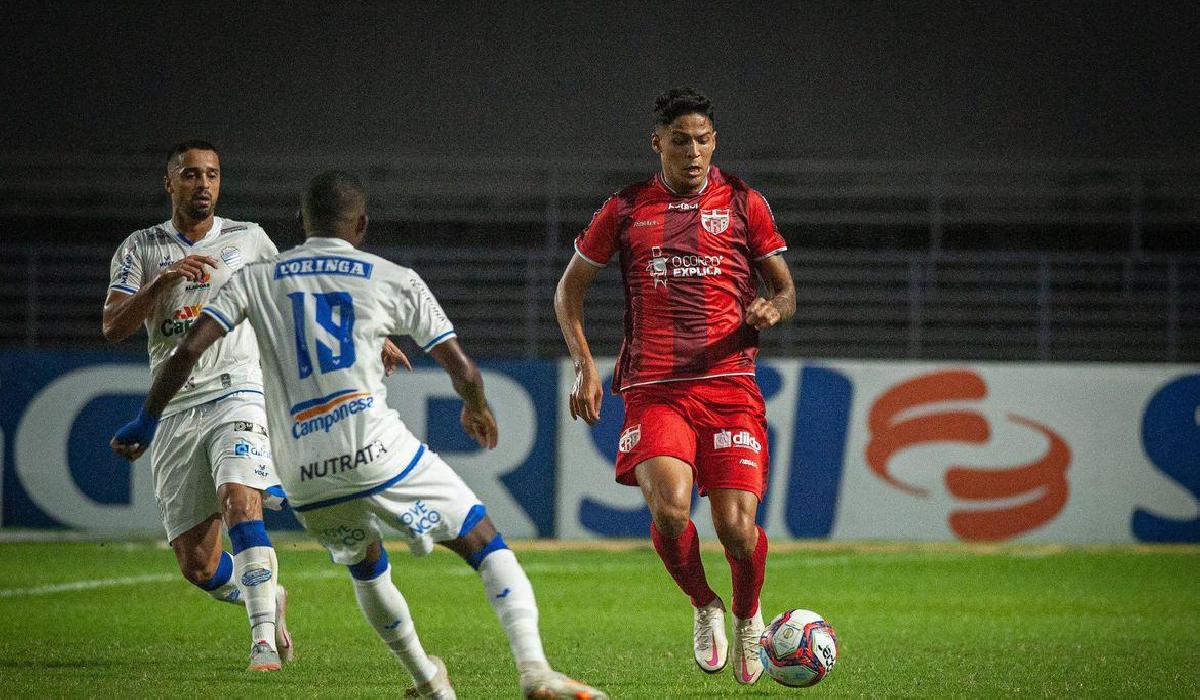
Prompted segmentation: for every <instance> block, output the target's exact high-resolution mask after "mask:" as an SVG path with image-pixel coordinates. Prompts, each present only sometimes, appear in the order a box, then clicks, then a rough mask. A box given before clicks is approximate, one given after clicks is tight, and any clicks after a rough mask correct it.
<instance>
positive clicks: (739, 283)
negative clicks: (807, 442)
mask: <svg viewBox="0 0 1200 700" xmlns="http://www.w3.org/2000/svg"><path fill="white" fill-rule="evenodd" d="M655 116H656V125H655V128H654V131H653V133H652V135H651V137H650V145H651V148H652V149H653V150H654V152H655V153H657V154H659V157H660V159H661V161H662V169H661V171H660V172H658V173H655V174H654V175H653V176H652V177H651V178H650V179H648V180H646V181H644V182H640V183H638V184H635V185H631V186H629V187H626V188H625V189H623V190H621V191H619V192H617V193H616V194H614V195H613V196H612V197H610V198H609V199H608V201H606V202H605V203H604V205H603V206H602V207H601V208H600V210H599V211H598V212H596V214H595V216H593V217H592V222H591V223H590V224H589V225H588V227H587V228H586V229H585V230H584V231H583V233H581V234H580V235H579V237H578V238H576V240H575V255H574V257H573V258H572V259H571V262H570V263H569V264H568V265H567V269H566V271H565V272H564V273H563V276H562V279H561V280H560V281H559V283H558V289H557V290H556V292H555V297H554V309H555V313H556V314H557V316H558V322H559V325H560V326H561V328H562V332H563V336H564V338H565V339H566V343H567V347H568V348H569V350H570V352H571V359H572V360H573V361H574V364H575V385H574V388H573V389H572V390H571V397H570V406H571V417H572V418H578V417H582V418H583V419H584V420H585V421H587V422H588V423H589V424H594V423H595V422H596V421H597V420H598V419H599V417H600V405H601V400H602V398H603V389H602V387H601V384H600V375H599V373H598V372H597V370H596V366H595V364H594V362H593V360H592V354H591V351H590V350H589V349H588V342H587V338H586V336H585V335H584V332H583V298H584V295H585V293H586V291H587V289H588V287H589V285H590V284H591V283H592V281H593V280H594V279H595V277H596V274H597V272H598V271H599V270H600V268H601V267H603V266H604V265H605V264H606V263H607V262H608V261H609V259H610V258H611V257H612V256H613V254H614V253H620V262H621V273H622V276H623V278H624V282H625V338H624V343H623V344H622V347H621V351H620V355H619V357H618V359H617V366H616V371H615V373H614V375H613V391H615V392H618V393H620V394H621V397H622V398H623V399H624V402H625V425H624V426H623V428H622V432H621V437H620V441H619V444H618V453H617V465H616V472H617V481H618V482H620V483H622V484H626V485H630V486H632V485H635V484H636V485H637V486H640V487H641V489H642V494H643V496H644V497H645V499H646V503H647V504H648V505H649V507H650V514H651V520H652V522H651V526H650V533H651V539H652V540H653V542H654V548H655V550H656V551H657V552H658V555H659V557H661V558H662V560H663V563H664V564H665V565H666V568H667V571H668V572H670V574H671V577H672V578H673V579H674V580H675V582H676V583H677V584H678V585H679V587H680V588H681V589H683V592H684V593H686V594H687V595H688V596H689V597H690V598H691V602H692V606H693V607H694V608H695V611H694V624H695V627H694V632H695V635H694V640H693V651H694V656H695V659H696V663H697V664H698V665H699V666H700V668H701V669H702V670H704V671H706V672H709V673H715V672H717V671H720V670H722V669H723V668H724V667H725V665H726V662H727V660H728V654H729V653H732V654H733V662H734V669H735V674H736V677H737V681H738V682H739V683H753V682H755V681H756V680H758V678H759V676H761V675H762V665H761V664H760V663H759V661H758V652H757V642H758V637H759V635H760V634H761V633H762V630H763V621H762V611H761V610H760V609H759V602H758V597H759V592H760V591H761V589H762V584H763V574H764V570H765V565H766V555H767V538H766V533H764V532H763V530H762V528H760V527H758V526H757V525H756V524H755V512H756V511H757V509H758V504H759V502H760V501H761V500H762V497H763V493H764V491H765V490H766V487H767V473H768V455H767V426H766V411H765V406H764V404H763V398H762V394H761V393H760V392H759V389H758V384H757V383H756V382H755V379H754V358H755V355H757V353H758V334H759V332H760V331H763V330H766V329H767V328H770V327H771V326H774V325H775V324H777V323H779V322H781V321H784V320H787V319H788V318H790V317H791V316H792V314H793V313H794V312H795V310H796V292H795V287H794V285H793V283H792V276H791V272H790V271H789V269H788V266H787V264H786V263H785V262H784V260H783V257H782V256H781V253H783V252H784V251H785V250H787V244H786V243H785V242H784V240H783V237H782V236H780V234H779V230H778V229H777V228H776V226H775V221H774V218H773V216H772V215H771V210H770V208H769V207H768V205H767V202H766V200H765V199H764V198H763V196H762V195H761V194H759V193H758V192H756V191H754V190H752V189H750V187H749V186H747V185H746V183H744V182H742V181H741V180H739V179H738V178H736V177H733V176H732V175H729V174H727V173H724V172H721V171H720V170H718V169H717V168H716V167H714V166H712V165H711V160H712V154H713V150H714V149H715V147H716V144H717V132H716V129H715V127H714V124H713V112H712V103H711V102H710V101H709V99H708V98H707V97H705V96H704V95H702V94H700V93H699V92H697V91H695V90H693V89H691V88H675V89H672V90H669V91H667V92H666V93H664V94H663V95H661V96H659V98H658V99H657V101H656V102H655ZM756 278H761V280H762V282H763V286H764V287H765V288H766V290H767V294H766V296H765V297H764V296H759V295H758V294H757V292H756V288H757V279H756ZM693 484H694V485H696V486H697V487H698V488H699V491H700V495H701V496H707V497H708V498H709V501H710V504H711V507H712V517H713V526H714V528H715V529H716V532H717V536H718V538H719V539H720V540H721V544H722V546H723V547H724V548H725V558H726V559H727V560H728V562H729V566H730V569H731V570H732V575H733V601H732V603H733V604H732V609H733V616H734V625H733V628H734V630H733V640H732V643H729V642H728V641H727V637H726V634H725V612H724V611H725V604H724V603H723V602H722V600H721V599H720V597H718V596H717V594H716V593H715V592H713V590H712V589H711V588H709V586H708V582H707V580H706V578H705V575H704V565H703V563H702V562H701V560H700V548H699V541H698V539H697V536H696V526H695V524H694V523H693V522H692V521H691V497H692V487H693Z"/></svg>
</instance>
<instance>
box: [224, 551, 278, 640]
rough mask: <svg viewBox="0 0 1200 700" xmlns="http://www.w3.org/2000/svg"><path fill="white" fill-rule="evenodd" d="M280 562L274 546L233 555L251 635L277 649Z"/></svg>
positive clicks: (234, 576)
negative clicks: (276, 574)
mask: <svg viewBox="0 0 1200 700" xmlns="http://www.w3.org/2000/svg"><path fill="white" fill-rule="evenodd" d="M278 569H279V564H278V563H277V561H276V559H275V548H274V547H263V546H258V547H250V548H248V549H243V550H242V551H240V552H238V553H237V554H235V555H233V578H234V580H235V581H237V583H238V586H239V587H240V588H241V591H242V600H243V601H244V603H245V605H246V616H247V617H249V618H250V636H251V637H252V638H253V640H254V641H255V642H263V641H265V642H266V643H267V644H269V645H270V646H271V648H272V649H274V648H275V578H276V576H275V572H276V571H278Z"/></svg>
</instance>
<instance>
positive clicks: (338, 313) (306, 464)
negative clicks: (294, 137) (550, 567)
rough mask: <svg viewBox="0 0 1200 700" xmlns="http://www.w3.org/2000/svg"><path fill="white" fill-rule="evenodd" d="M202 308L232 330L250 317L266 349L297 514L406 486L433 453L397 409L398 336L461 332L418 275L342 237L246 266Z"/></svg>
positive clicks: (275, 426) (434, 337)
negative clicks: (391, 353) (391, 399)
mask: <svg viewBox="0 0 1200 700" xmlns="http://www.w3.org/2000/svg"><path fill="white" fill-rule="evenodd" d="M203 313H205V314H207V315H209V316H211V317H212V318H214V319H216V320H217V321H218V322H220V324H221V325H222V326H224V327H225V330H226V331H232V330H233V329H234V328H235V327H237V325H238V324H239V323H241V321H242V320H243V319H249V321H250V324H252V325H253V326H254V330H255V333H256V335H257V337H258V343H259V347H260V349H261V350H262V365H263V372H264V375H265V378H266V384H267V395H268V396H270V397H271V400H270V401H268V402H267V423H268V425H269V427H270V433H271V448H272V451H273V452H274V455H275V469H276V473H277V475H278V477H279V480H280V482H282V484H283V488H284V490H285V491H286V492H287V495H288V500H289V502H290V503H291V504H292V506H293V507H300V506H309V507H310V508H311V507H318V506H320V505H326V504H330V503H335V502H340V501H343V500H347V499H351V498H356V497H360V496H366V495H369V494H370V493H373V492H374V491H377V490H380V489H382V488H387V487H388V486H391V485H392V484H395V483H399V481H400V480H402V479H403V478H404V477H405V476H407V475H408V473H409V472H410V471H411V470H412V469H414V468H415V467H416V466H417V464H418V462H419V461H420V457H421V455H422V453H424V451H425V446H424V445H422V444H421V442H420V441H419V440H417V438H416V437H415V436H413V434H412V433H411V432H410V431H409V430H408V428H407V427H406V426H405V425H404V422H403V421H402V420H400V416H399V415H398V414H397V413H396V412H395V411H394V410H392V409H390V408H388V405H387V390H386V388H385V387H384V384H383V360H382V359H381V357H380V352H381V350H382V349H383V344H384V340H385V339H386V338H387V336H389V335H407V336H410V337H412V339H413V340H414V341H416V343H417V344H418V345H420V346H421V348H422V349H423V350H426V351H428V350H430V349H431V348H433V347H434V346H435V345H437V344H438V343H441V342H444V341H446V340H448V339H450V338H453V337H454V335H455V334H454V327H453V326H452V325H451V323H450V320H449V319H447V318H446V314H445V312H444V311H442V307H441V306H440V305H439V304H438V302H437V300H436V299H434V298H433V294H432V293H430V291H429V288H428V287H427V286H425V282H424V281H423V280H422V279H421V278H420V277H419V276H418V275H417V273H416V272H414V271H412V270H410V269H408V268H406V267H401V266H399V265H396V264H394V263H392V262H390V261H388V260H385V259H383V258H381V257H379V256H377V255H371V254H369V253H364V252H362V251H360V250H357V249H356V248H354V246H352V245H350V243H348V242H347V241H344V240H342V239H340V238H324V237H319V236H316V237H312V238H309V239H308V240H307V241H305V243H304V244H303V245H300V246H297V247H296V248H293V249H292V250H289V251H287V252H286V253H283V254H281V255H279V256H277V257H275V258H274V259H272V260H269V261H267V262H265V263H259V264H254V265H247V266H246V267H245V268H243V269H242V270H241V271H239V272H238V273H237V274H236V275H234V277H233V279H232V280H230V281H229V283H228V284H226V285H225V286H224V287H222V288H221V291H220V293H218V294H217V295H216V297H215V298H214V299H213V300H212V301H211V302H209V304H208V305H207V306H205V307H204V310H203Z"/></svg>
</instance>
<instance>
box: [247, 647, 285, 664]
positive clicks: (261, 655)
mask: <svg viewBox="0 0 1200 700" xmlns="http://www.w3.org/2000/svg"><path fill="white" fill-rule="evenodd" d="M281 668H283V662H282V661H280V659H279V654H278V653H276V651H275V650H274V649H272V648H271V645H270V644H267V640H265V639H264V640H262V641H258V642H255V643H254V646H252V647H250V666H249V668H247V670H248V671H278V670H279V669H281Z"/></svg>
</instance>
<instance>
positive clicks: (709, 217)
mask: <svg viewBox="0 0 1200 700" xmlns="http://www.w3.org/2000/svg"><path fill="white" fill-rule="evenodd" d="M700 225H701V226H703V227H704V230H705V231H708V232H709V233H711V234H713V235H714V236H715V235H718V234H722V233H725V231H726V230H727V229H728V228H729V210H728V209H701V210H700Z"/></svg>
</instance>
